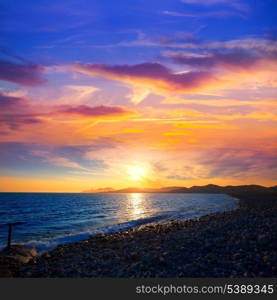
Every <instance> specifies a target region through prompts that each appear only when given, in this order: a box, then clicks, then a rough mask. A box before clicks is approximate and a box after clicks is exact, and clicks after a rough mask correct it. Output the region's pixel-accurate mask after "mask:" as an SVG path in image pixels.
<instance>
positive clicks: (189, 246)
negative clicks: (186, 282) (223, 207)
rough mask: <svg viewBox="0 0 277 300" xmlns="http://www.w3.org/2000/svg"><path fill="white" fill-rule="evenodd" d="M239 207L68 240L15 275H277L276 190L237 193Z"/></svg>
mask: <svg viewBox="0 0 277 300" xmlns="http://www.w3.org/2000/svg"><path fill="white" fill-rule="evenodd" d="M231 196H232V197H235V198H237V199H239V208H237V209H236V210H234V211H228V212H223V213H216V214H210V215H206V216H202V217H200V218H197V219H190V220H187V221H177V220H172V221H167V222H161V223H159V222H158V223H155V224H145V225H141V226H137V227H134V228H130V229H128V230H123V231H117V232H114V233H110V234H107V235H105V234H100V235H97V236H92V237H90V238H89V239H87V240H83V241H80V242H75V243H70V244H62V245H59V246H58V247H57V248H55V249H53V250H51V251H47V252H45V253H44V254H43V255H41V256H40V257H37V256H36V257H34V258H32V259H31V260H30V262H29V263H27V264H20V265H18V266H17V267H15V268H14V270H13V272H12V274H11V275H12V276H14V277H123V278H129V277H277V270H276V267H275V266H276V262H277V254H276V252H275V251H274V250H276V238H275V236H274V233H276V230H277V228H276V212H277V206H276V203H277V202H276V195H273V196H272V199H269V198H270V197H269V198H268V196H266V199H265V198H264V199H262V198H263V197H265V195H261V194H259V195H257V194H255V195H254V194H252V195H249V194H247V195H238V194H237V195H231Z"/></svg>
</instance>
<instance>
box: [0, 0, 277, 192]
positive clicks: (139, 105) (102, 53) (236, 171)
mask: <svg viewBox="0 0 277 300" xmlns="http://www.w3.org/2000/svg"><path fill="white" fill-rule="evenodd" d="M276 11H277V3H276V1H274V0H263V1H257V0H234V1H229V0H206V1H202V0H160V1H154V0H150V1H146V0H132V1H127V0H118V1H113V0H105V1H100V0H92V1H91V0H90V1H88V0H78V1H77V0H67V1H65V0H55V1H49V0H47V1H46V0H36V1H34V0H30V1H19V0H9V1H1V4H0V191H14V192H17V191H20V192H80V191H83V190H88V189H92V190H97V189H103V188H106V187H111V188H126V187H164V186H187V187H189V186H192V185H203V184H209V183H213V184H219V185H238V184H261V185H265V186H273V185H276V182H277V157H276V155H277V130H276V129H277V128H276V125H277V114H276V113H277V102H276V95H277V93H276V92H277V81H276V79H277V77H276V70H277V68H276V67H277V24H276V20H277V16H276Z"/></svg>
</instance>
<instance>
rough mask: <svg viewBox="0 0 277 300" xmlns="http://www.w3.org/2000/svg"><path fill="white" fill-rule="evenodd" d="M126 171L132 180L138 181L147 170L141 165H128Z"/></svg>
mask: <svg viewBox="0 0 277 300" xmlns="http://www.w3.org/2000/svg"><path fill="white" fill-rule="evenodd" d="M127 173H128V175H129V176H130V178H131V179H132V180H134V181H140V180H143V179H144V178H145V177H146V176H147V173H148V170H147V168H146V167H145V166H143V165H133V166H129V167H128V171H127Z"/></svg>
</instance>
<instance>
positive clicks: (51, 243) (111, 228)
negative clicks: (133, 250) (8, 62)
mask: <svg viewBox="0 0 277 300" xmlns="http://www.w3.org/2000/svg"><path fill="white" fill-rule="evenodd" d="M234 200H235V203H234V204H233V205H231V206H230V207H228V208H227V209H226V208H225V211H226V210H227V211H228V210H234V209H236V208H237V201H236V200H237V199H234ZM222 211H224V209H218V210H213V212H212V214H214V213H218V212H222ZM207 214H211V212H208V211H207V208H204V209H203V210H198V211H197V212H195V211H193V210H188V209H186V210H184V211H182V210H181V211H180V210H179V211H167V212H166V213H165V214H162V215H156V216H152V217H147V218H140V219H136V220H130V221H127V222H123V223H117V224H113V225H107V226H105V227H100V228H96V229H85V230H82V231H78V232H74V233H70V234H64V235H59V236H56V237H52V238H47V239H46V238H44V239H43V238H41V239H38V240H30V241H26V242H17V243H16V244H20V245H25V246H27V247H35V248H36V249H37V251H38V253H39V254H42V253H44V252H45V251H49V250H52V249H54V248H56V247H57V246H58V245H61V244H67V243H74V242H78V241H83V240H86V239H88V238H89V237H91V236H94V235H97V234H99V233H104V234H109V233H112V232H118V231H122V230H128V229H130V228H134V227H137V226H141V225H148V224H155V223H158V222H159V223H160V222H166V221H169V220H188V219H196V218H199V217H201V216H204V215H207ZM4 247H5V245H4V244H0V250H2V249H3V248H4Z"/></svg>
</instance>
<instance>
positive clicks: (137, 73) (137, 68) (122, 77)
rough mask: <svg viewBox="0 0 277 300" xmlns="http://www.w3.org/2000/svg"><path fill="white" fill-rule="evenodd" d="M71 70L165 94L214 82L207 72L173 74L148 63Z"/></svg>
mask: <svg viewBox="0 0 277 300" xmlns="http://www.w3.org/2000/svg"><path fill="white" fill-rule="evenodd" d="M71 68H72V69H73V70H75V71H78V72H81V73H85V74H87V75H91V76H100V77H103V78H106V79H111V80H117V81H121V82H125V83H129V84H132V85H139V86H144V87H149V88H153V89H155V90H162V91H166V92H185V91H191V90H194V89H197V88H199V87H202V86H203V85H205V84H207V83H208V82H209V81H216V79H215V78H214V76H213V74H212V73H211V72H208V71H203V72H202V71H193V72H190V71H188V72H186V73H181V74H180V73H174V72H173V71H172V70H170V69H169V68H167V67H165V66H164V65H162V64H160V63H155V62H148V63H142V64H137V65H100V64H81V63H78V64H75V65H73V66H72V67H71Z"/></svg>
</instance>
